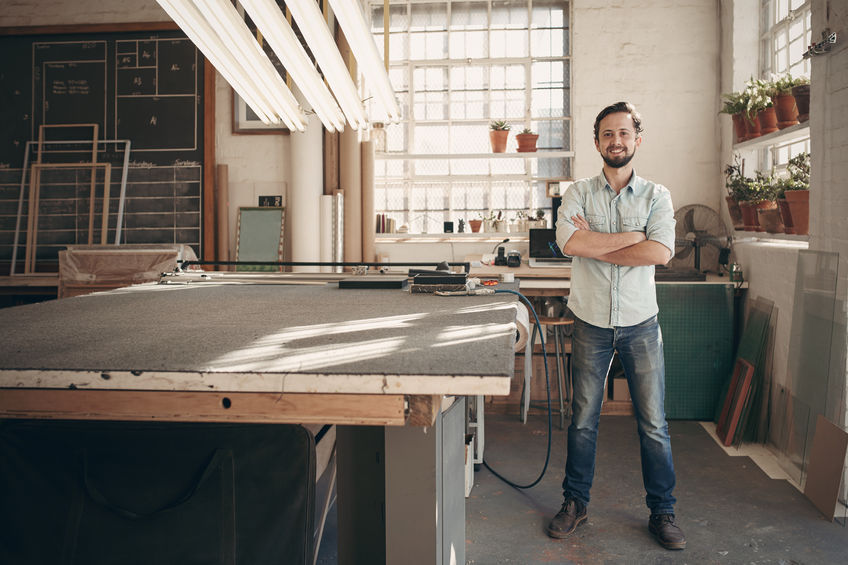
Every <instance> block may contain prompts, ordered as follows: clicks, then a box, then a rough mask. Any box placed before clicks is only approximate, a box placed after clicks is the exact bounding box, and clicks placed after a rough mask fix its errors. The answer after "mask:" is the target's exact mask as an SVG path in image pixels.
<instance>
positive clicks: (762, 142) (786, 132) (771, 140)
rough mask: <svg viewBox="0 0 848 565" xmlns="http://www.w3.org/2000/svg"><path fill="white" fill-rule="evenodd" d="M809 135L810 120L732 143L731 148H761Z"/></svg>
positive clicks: (749, 149)
mask: <svg viewBox="0 0 848 565" xmlns="http://www.w3.org/2000/svg"><path fill="white" fill-rule="evenodd" d="M809 135H810V122H809V120H808V121H806V122H802V123H800V124H798V125H794V126H789V127H788V128H784V129H781V130H778V131H774V132H772V133H767V134H765V135H762V136H760V137H755V138H754V139H749V140H748V141H743V142H742V143H736V144H734V145H733V150H734V151H740V150H743V149H744V150H748V151H753V150H755V149H762V148H763V147H768V146H769V145H777V144H779V143H784V142H787V141H792V140H794V139H800V138H802V137H809Z"/></svg>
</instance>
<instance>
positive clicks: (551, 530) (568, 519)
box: [547, 498, 587, 539]
mask: <svg viewBox="0 0 848 565" xmlns="http://www.w3.org/2000/svg"><path fill="white" fill-rule="evenodd" d="M586 514H587V512H586V505H585V504H583V503H582V502H580V501H579V500H577V499H576V498H566V499H565V502H564V503H563V504H562V508H561V509H560V511H559V512H558V513H557V515H556V516H554V519H553V520H551V523H550V524H548V528H547V530H548V535H549V536H551V537H552V538H557V539H562V538H566V537H568V536H570V535H571V534H573V533H574V530H576V529H577V526H579V525H580V524H582V523H583V522H585V521H586Z"/></svg>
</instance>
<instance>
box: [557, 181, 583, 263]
mask: <svg viewBox="0 0 848 565" xmlns="http://www.w3.org/2000/svg"><path fill="white" fill-rule="evenodd" d="M580 182H581V181H577V182H575V183H573V184H572V185H571V186H569V187H568V189H567V190H566V191H565V194H564V195H563V197H562V204H561V205H560V207H559V210H558V211H557V222H556V240H557V245H559V248H560V249H564V248H565V244H566V242H567V241H568V240H569V239H570V238H571V236H572V235H574V232H576V231H577V227H576V226H575V225H574V222H572V221H571V217H572V216H576V215H578V214H580V215H582V216H585V215H586V211H585V208H584V205H583V198H582V194H581V192H582V191H581V190H580V186H579V185H578V183H580ZM563 253H564V252H563Z"/></svg>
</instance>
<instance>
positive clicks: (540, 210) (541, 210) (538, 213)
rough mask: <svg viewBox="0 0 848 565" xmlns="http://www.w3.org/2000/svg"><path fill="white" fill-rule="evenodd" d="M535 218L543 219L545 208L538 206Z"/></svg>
mask: <svg viewBox="0 0 848 565" xmlns="http://www.w3.org/2000/svg"><path fill="white" fill-rule="evenodd" d="M536 219H537V220H544V219H545V209H544V208H539V209H538V210H536Z"/></svg>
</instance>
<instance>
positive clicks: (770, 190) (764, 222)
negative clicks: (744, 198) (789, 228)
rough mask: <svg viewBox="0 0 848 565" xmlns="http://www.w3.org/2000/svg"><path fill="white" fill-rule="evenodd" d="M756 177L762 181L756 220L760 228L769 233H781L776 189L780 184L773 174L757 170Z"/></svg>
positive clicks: (781, 222) (782, 228)
mask: <svg viewBox="0 0 848 565" xmlns="http://www.w3.org/2000/svg"><path fill="white" fill-rule="evenodd" d="M757 174H758V178H760V179H761V181H762V183H763V190H762V193H761V195H760V196H761V197H762V200H761V201H760V203H759V205H758V206H757V221H758V222H759V225H760V227H761V229H763V230H765V231H767V232H769V233H783V230H784V226H783V220H782V219H781V218H780V210H779V209H778V205H777V191H778V188H779V186H780V184H779V182H778V179H776V178H775V177H774V175H773V174H768V175H766V174H764V173H760V172H759V171H757Z"/></svg>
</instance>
